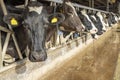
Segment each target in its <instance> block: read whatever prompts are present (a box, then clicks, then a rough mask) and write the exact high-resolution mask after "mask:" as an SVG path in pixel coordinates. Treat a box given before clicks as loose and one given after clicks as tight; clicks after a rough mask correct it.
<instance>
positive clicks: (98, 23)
mask: <svg viewBox="0 0 120 80" xmlns="http://www.w3.org/2000/svg"><path fill="white" fill-rule="evenodd" d="M89 17H90V19H91V21H92V22H93V23H94V25H95V27H96V28H97V29H98V32H97V33H96V34H97V35H101V34H103V31H102V27H103V26H102V23H101V21H100V18H99V17H97V16H96V15H95V13H91V14H89Z"/></svg>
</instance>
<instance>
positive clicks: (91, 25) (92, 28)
mask: <svg viewBox="0 0 120 80" xmlns="http://www.w3.org/2000/svg"><path fill="white" fill-rule="evenodd" d="M81 14H82V15H83V16H84V17H86V19H87V21H89V24H90V25H88V24H87V23H88V22H85V23H86V25H88V26H86V27H87V29H88V30H89V31H90V33H91V34H96V33H97V31H98V29H97V28H96V27H95V25H94V24H93V22H92V21H91V19H90V17H89V16H88V14H87V11H86V10H85V9H83V10H81Z"/></svg>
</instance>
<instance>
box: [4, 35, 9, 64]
mask: <svg viewBox="0 0 120 80" xmlns="http://www.w3.org/2000/svg"><path fill="white" fill-rule="evenodd" d="M9 40H10V33H7V36H6V39H5V44H4V46H3V51H2V63H3V61H4V56H5V54H6V51H7V47H8V43H9Z"/></svg>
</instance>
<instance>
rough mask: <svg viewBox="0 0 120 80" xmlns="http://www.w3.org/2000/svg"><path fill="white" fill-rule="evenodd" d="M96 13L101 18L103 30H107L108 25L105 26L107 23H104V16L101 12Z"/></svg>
mask: <svg viewBox="0 0 120 80" xmlns="http://www.w3.org/2000/svg"><path fill="white" fill-rule="evenodd" d="M96 15H97V16H98V17H99V18H100V21H101V23H102V26H103V27H102V30H103V31H106V30H107V29H106V27H105V23H104V21H103V16H102V14H101V12H97V13H96Z"/></svg>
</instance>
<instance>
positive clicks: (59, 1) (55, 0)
mask: <svg viewBox="0 0 120 80" xmlns="http://www.w3.org/2000/svg"><path fill="white" fill-rule="evenodd" d="M46 1H52V2H56V3H60V4H61V3H62V2H63V1H62V0H46ZM72 4H73V6H75V7H79V8H84V9H89V10H93V11H99V12H103V13H109V12H108V11H104V10H100V9H95V8H90V7H87V6H83V5H80V4H77V3H72Z"/></svg>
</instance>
